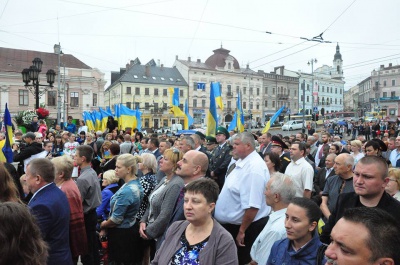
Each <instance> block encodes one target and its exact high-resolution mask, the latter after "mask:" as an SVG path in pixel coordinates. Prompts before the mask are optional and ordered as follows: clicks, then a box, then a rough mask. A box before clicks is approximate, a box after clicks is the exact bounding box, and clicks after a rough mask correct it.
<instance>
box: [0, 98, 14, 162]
mask: <svg viewBox="0 0 400 265" xmlns="http://www.w3.org/2000/svg"><path fill="white" fill-rule="evenodd" d="M3 122H4V127H5V129H6V133H5V139H4V140H2V141H0V147H1V152H0V161H1V162H7V163H12V162H13V151H12V148H11V146H12V144H13V132H12V122H11V115H10V111H9V110H8V106H7V103H6V109H5V111H4V121H3Z"/></svg>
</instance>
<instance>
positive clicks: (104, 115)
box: [99, 107, 111, 132]
mask: <svg viewBox="0 0 400 265" xmlns="http://www.w3.org/2000/svg"><path fill="white" fill-rule="evenodd" d="M99 113H100V114H101V119H100V121H101V122H100V124H101V125H100V131H103V132H104V131H105V130H106V129H107V121H108V116H111V115H110V114H109V113H108V112H107V111H105V110H104V109H102V108H101V107H99Z"/></svg>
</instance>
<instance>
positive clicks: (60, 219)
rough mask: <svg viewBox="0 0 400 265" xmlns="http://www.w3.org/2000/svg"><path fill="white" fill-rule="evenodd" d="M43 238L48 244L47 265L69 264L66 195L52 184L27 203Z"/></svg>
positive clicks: (68, 215)
mask: <svg viewBox="0 0 400 265" xmlns="http://www.w3.org/2000/svg"><path fill="white" fill-rule="evenodd" d="M28 206H29V208H30V210H31V212H32V214H33V215H34V216H35V217H36V221H37V224H38V225H39V228H40V231H41V234H42V237H43V239H44V240H45V241H46V243H47V244H48V245H49V247H50V249H49V257H48V259H47V264H48V265H71V264H72V258H71V251H70V247H69V218H70V210H69V204H68V200H67V197H66V196H65V194H64V193H63V192H62V191H61V190H60V189H59V188H58V187H57V186H56V185H55V184H54V183H51V184H50V185H48V186H46V187H45V188H43V189H41V190H40V191H39V192H37V193H36V194H35V195H34V197H33V198H32V199H31V201H30V202H29V204H28Z"/></svg>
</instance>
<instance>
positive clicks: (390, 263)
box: [374, 258, 395, 265]
mask: <svg viewBox="0 0 400 265" xmlns="http://www.w3.org/2000/svg"><path fill="white" fill-rule="evenodd" d="M374 264H376V265H395V263H394V260H393V259H392V258H380V259H378V260H377V261H375V263H374Z"/></svg>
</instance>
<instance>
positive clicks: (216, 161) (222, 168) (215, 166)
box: [208, 143, 232, 189]
mask: <svg viewBox="0 0 400 265" xmlns="http://www.w3.org/2000/svg"><path fill="white" fill-rule="evenodd" d="M231 149H232V147H231V146H230V145H228V143H225V144H224V146H223V147H222V148H221V149H219V147H216V148H215V150H214V153H213V155H212V156H211V158H210V164H209V165H208V169H209V171H210V173H211V171H214V179H215V180H216V181H217V183H218V186H219V188H220V189H222V186H223V185H224V182H225V174H226V171H227V170H228V166H229V163H230V162H231V158H232V156H231V155H230V151H231Z"/></svg>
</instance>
